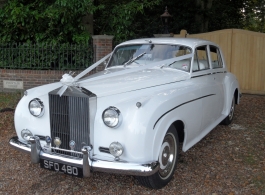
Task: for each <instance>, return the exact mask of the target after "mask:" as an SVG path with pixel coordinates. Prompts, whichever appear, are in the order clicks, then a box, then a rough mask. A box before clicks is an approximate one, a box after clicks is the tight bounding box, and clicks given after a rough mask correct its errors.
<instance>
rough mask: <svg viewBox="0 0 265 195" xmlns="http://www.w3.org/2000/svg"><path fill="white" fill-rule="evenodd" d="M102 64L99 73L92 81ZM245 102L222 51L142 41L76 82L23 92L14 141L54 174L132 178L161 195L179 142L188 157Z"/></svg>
mask: <svg viewBox="0 0 265 195" xmlns="http://www.w3.org/2000/svg"><path fill="white" fill-rule="evenodd" d="M106 59H109V60H108V61H106ZM103 62H105V63H104V64H105V69H104V70H103V71H101V72H99V73H97V74H94V75H90V76H86V75H87V74H88V73H89V72H90V71H91V70H92V69H93V68H95V67H96V66H98V65H100V64H103ZM239 100H240V90H239V85H238V81H237V79H236V78H235V76H234V75H233V74H231V73H229V72H228V71H227V68H226V64H225V60H224V58H223V54H222V52H221V50H220V48H219V47H218V46H217V45H216V44H214V43H212V42H210V41H206V40H200V39H188V38H151V39H137V40H132V41H127V42H124V43H121V44H119V45H118V46H117V47H116V48H115V49H114V51H113V52H112V53H111V54H109V55H108V56H106V57H104V58H103V59H101V60H100V61H98V62H97V63H96V64H94V65H92V66H91V67H89V68H88V69H86V70H85V71H83V72H81V73H80V74H79V75H77V76H75V77H74V76H73V75H72V74H70V73H69V74H64V75H63V78H62V79H61V81H60V82H57V83H53V84H48V85H44V86H40V87H36V88H33V89H29V90H27V91H25V95H24V97H23V98H22V99H21V100H20V102H19V104H18V105H17V108H16V111H15V128H16V132H17V137H13V138H11V139H10V141H9V143H10V144H11V146H13V147H15V148H16V149H19V150H21V151H24V152H27V153H29V154H30V158H31V162H32V163H40V166H41V167H42V168H45V169H48V170H52V171H56V172H62V173H65V174H69V175H72V176H78V177H88V176H90V174H91V172H94V171H101V172H108V173H120V174H127V175H134V176H136V178H137V179H138V180H139V182H140V183H141V184H143V185H145V186H147V187H150V188H155V189H158V188H162V187H164V186H165V185H166V184H167V183H168V182H169V181H170V180H171V178H172V176H173V174H174V171H175V168H176V165H177V161H178V153H179V151H180V148H179V147H180V146H179V142H183V144H182V150H183V151H184V152H185V151H187V150H188V149H189V148H191V147H192V146H193V145H194V144H196V143H197V142H199V141H200V140H201V139H202V138H203V137H204V136H205V135H206V134H207V133H209V132H210V131H211V130H212V129H213V128H214V127H215V126H217V125H218V124H220V123H223V124H226V125H228V124H230V123H231V121H232V119H233V114H234V108H235V104H238V103H239Z"/></svg>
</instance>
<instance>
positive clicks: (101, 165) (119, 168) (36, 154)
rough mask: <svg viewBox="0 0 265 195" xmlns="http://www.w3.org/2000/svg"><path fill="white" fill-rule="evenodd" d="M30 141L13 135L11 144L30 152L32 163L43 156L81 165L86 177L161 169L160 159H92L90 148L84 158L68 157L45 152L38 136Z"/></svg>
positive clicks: (140, 174)
mask: <svg viewBox="0 0 265 195" xmlns="http://www.w3.org/2000/svg"><path fill="white" fill-rule="evenodd" d="M30 141H31V144H25V143H23V142H21V141H19V139H18V137H12V138H11V139H10V140H9V144H10V145H11V146H12V147H14V148H15V149H17V150H20V151H23V152H26V153H28V154H30V155H31V162H32V163H39V161H40V158H43V159H47V160H53V161H56V162H59V163H64V164H68V165H72V166H76V167H80V168H82V169H83V175H84V177H89V176H90V172H91V171H99V172H107V173H118V174H125V175H136V176H150V175H153V174H154V173H156V172H157V171H158V170H159V162H158V161H155V162H152V163H148V164H136V163H128V162H122V161H104V160H99V159H90V157H89V152H90V151H89V150H88V149H83V150H82V153H83V159H79V158H68V157H66V156H62V155H58V154H54V153H45V152H44V151H43V150H42V148H41V146H40V144H39V141H38V138H36V137H33V138H32V139H31V140H30Z"/></svg>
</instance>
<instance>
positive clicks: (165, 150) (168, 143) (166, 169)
mask: <svg viewBox="0 0 265 195" xmlns="http://www.w3.org/2000/svg"><path fill="white" fill-rule="evenodd" d="M176 149H177V148H176V140H175V138H174V136H173V135H172V134H171V133H169V134H167V135H166V137H165V138H164V141H163V144H162V146H161V149H160V153H159V163H160V169H159V174H160V176H161V177H162V178H164V179H166V178H167V177H168V176H169V175H170V173H171V172H172V169H173V166H174V164H175V160H176V156H175V154H176Z"/></svg>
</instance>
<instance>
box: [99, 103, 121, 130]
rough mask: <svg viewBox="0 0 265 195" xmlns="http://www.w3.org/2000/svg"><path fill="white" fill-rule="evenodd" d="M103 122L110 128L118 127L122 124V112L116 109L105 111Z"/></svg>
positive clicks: (110, 108) (111, 108)
mask: <svg viewBox="0 0 265 195" xmlns="http://www.w3.org/2000/svg"><path fill="white" fill-rule="evenodd" d="M102 120H103V122H104V124H105V125H107V126H108V127H112V128H114V127H118V126H119V125H120V123H121V112H120V111H119V110H118V109H117V108H115V107H109V108H107V109H106V110H104V112H103V114H102Z"/></svg>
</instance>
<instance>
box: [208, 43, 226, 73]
mask: <svg viewBox="0 0 265 195" xmlns="http://www.w3.org/2000/svg"><path fill="white" fill-rule="evenodd" d="M210 54H211V61H212V67H213V68H223V62H222V58H221V54H220V51H219V49H218V48H217V47H215V46H212V45H210Z"/></svg>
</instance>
